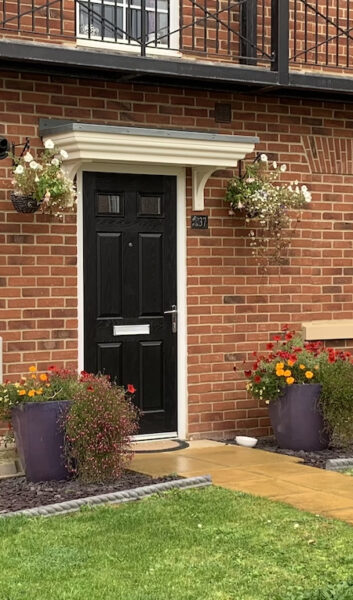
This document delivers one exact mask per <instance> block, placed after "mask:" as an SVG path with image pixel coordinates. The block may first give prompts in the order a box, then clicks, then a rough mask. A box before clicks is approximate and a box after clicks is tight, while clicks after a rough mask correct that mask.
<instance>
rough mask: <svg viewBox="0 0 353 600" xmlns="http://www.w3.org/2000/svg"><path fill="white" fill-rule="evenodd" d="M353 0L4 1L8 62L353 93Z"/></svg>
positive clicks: (226, 85)
mask: <svg viewBox="0 0 353 600" xmlns="http://www.w3.org/2000/svg"><path fill="white" fill-rule="evenodd" d="M350 4H351V3H350V0H334V1H333V2H330V3H329V2H327V1H326V0H320V1H318V0H181V1H180V2H178V1H177V0H17V1H16V2H14V1H13V0H3V1H2V3H1V5H0V59H2V62H3V63H4V61H8V62H9V63H11V65H12V67H13V68H16V66H20V65H21V67H22V70H23V69H26V68H28V69H32V70H33V69H34V68H36V69H37V70H42V71H43V70H45V69H47V72H48V70H49V72H53V70H56V71H57V72H60V70H61V72H64V73H67V72H68V69H69V70H70V71H74V72H75V74H78V75H82V76H85V74H87V75H88V76H90V75H89V72H90V71H91V72H92V70H94V71H95V72H97V71H98V75H97V76H99V75H100V73H101V77H104V78H108V79H109V75H110V76H111V77H113V78H114V80H117V79H119V76H120V77H121V78H123V79H124V80H126V78H128V79H129V80H131V79H135V78H137V79H138V81H139V82H142V83H144V82H146V83H166V84H168V83H172V84H173V85H175V84H176V83H177V84H178V85H179V84H187V85H191V86H199V87H203V88H204V87H205V86H207V87H209V88H212V87H213V88H214V87H217V89H221V88H223V89H230V88H233V89H237V90H240V91H242V90H244V91H246V90H247V89H248V88H249V86H250V87H251V89H252V90H254V91H258V90H260V91H262V90H265V91H266V92H267V91H269V90H270V91H271V92H274V93H276V92H280V93H282V92H283V93H286V94H288V93H291V92H293V93H298V90H300V91H301V95H305V94H306V93H310V95H312V92H317V93H318V94H322V93H323V92H325V93H326V94H327V95H328V94H330V95H331V96H333V95H335V94H336V95H337V94H345V93H349V94H351V93H353V78H352V72H353V36H352V30H353V9H352V8H351V6H350ZM299 33H300V35H299ZM97 50H99V52H97ZM156 56H157V58H158V60H156ZM151 59H152V60H151ZM11 65H10V66H11Z"/></svg>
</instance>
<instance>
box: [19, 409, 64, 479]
mask: <svg viewBox="0 0 353 600" xmlns="http://www.w3.org/2000/svg"><path fill="white" fill-rule="evenodd" d="M69 405H70V401H69V400H62V401H51V402H27V403H24V404H20V405H19V406H16V407H15V408H13V409H12V424H13V428H14V432H15V440H16V445H17V450H18V453H19V456H20V459H21V462H22V465H23V468H24V471H25V474H26V478H27V479H28V480H29V481H50V480H53V479H55V480H57V481H59V480H60V479H67V478H68V477H69V473H68V471H67V470H66V467H65V464H64V458H63V446H64V432H63V430H62V429H61V427H60V419H61V418H62V417H63V415H65V413H66V412H67V410H68V408H69Z"/></svg>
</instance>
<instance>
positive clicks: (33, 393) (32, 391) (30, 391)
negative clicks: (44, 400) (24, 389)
mask: <svg viewBox="0 0 353 600" xmlns="http://www.w3.org/2000/svg"><path fill="white" fill-rule="evenodd" d="M28 395H29V397H30V398H33V396H35V395H36V392H35V390H29V392H28Z"/></svg>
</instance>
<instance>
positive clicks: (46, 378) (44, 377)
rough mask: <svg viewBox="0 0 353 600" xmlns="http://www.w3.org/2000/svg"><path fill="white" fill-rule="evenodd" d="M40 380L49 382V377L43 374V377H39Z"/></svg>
mask: <svg viewBox="0 0 353 600" xmlns="http://www.w3.org/2000/svg"><path fill="white" fill-rule="evenodd" d="M39 379H40V380H41V381H47V380H48V375H46V374H45V373H42V374H41V375H39Z"/></svg>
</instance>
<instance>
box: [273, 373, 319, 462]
mask: <svg viewBox="0 0 353 600" xmlns="http://www.w3.org/2000/svg"><path fill="white" fill-rule="evenodd" d="M320 393H321V385H320V384H319V383H313V384H293V385H290V386H287V387H286V388H285V391H284V394H283V395H282V396H280V397H279V398H278V399H277V400H275V401H273V402H270V404H269V414H270V419H271V425H272V427H273V431H274V434H275V437H276V440H277V442H278V445H279V446H280V448H288V449H289V450H305V451H317V450H323V449H324V448H327V446H328V442H329V436H328V432H327V431H326V429H325V422H324V418H323V416H322V412H321V410H320V405H319V399H320Z"/></svg>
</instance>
